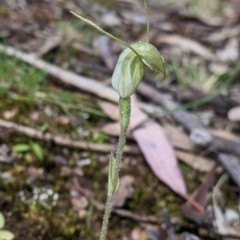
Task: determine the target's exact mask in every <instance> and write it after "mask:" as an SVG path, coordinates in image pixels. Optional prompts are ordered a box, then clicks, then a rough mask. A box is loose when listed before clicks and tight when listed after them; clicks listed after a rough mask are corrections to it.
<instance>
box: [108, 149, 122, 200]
mask: <svg viewBox="0 0 240 240" xmlns="http://www.w3.org/2000/svg"><path fill="white" fill-rule="evenodd" d="M116 164H117V162H116V158H115V157H114V156H113V153H111V154H110V159H109V171H108V195H109V196H113V194H114V193H115V192H116V191H117V189H118V186H119V178H118V176H115V174H114V173H115V172H114V169H115V168H116Z"/></svg>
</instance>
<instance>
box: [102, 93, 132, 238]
mask: <svg viewBox="0 0 240 240" xmlns="http://www.w3.org/2000/svg"><path fill="white" fill-rule="evenodd" d="M119 114H120V129H121V131H120V136H119V141H118V147H117V155H116V158H115V161H116V162H115V164H114V169H113V172H114V174H113V176H114V179H112V181H113V182H118V181H119V171H120V169H121V163H122V154H123V149H124V145H125V143H126V135H127V130H128V125H129V122H130V116H131V99H130V97H129V98H120V99H119ZM108 181H109V179H108ZM113 197H114V194H111V193H110V192H108V196H107V203H106V207H105V212H104V216H103V223H102V229H101V234H100V240H105V238H106V234H107V228H108V221H109V218H110V214H111V210H112V205H113Z"/></svg>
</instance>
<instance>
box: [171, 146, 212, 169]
mask: <svg viewBox="0 0 240 240" xmlns="http://www.w3.org/2000/svg"><path fill="white" fill-rule="evenodd" d="M175 153H176V155H177V158H179V160H181V161H182V162H184V163H186V164H188V165H189V166H191V167H192V168H193V169H195V170H197V171H200V172H209V171H210V170H211V169H212V168H213V166H214V162H213V161H211V160H210V159H207V158H204V157H199V156H196V155H194V154H191V153H187V152H183V151H179V150H175Z"/></svg>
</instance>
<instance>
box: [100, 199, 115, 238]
mask: <svg viewBox="0 0 240 240" xmlns="http://www.w3.org/2000/svg"><path fill="white" fill-rule="evenodd" d="M112 204H113V196H110V195H108V196H107V202H106V205H105V212H104V216H103V222H102V229H101V234H100V240H105V238H106V235H107V229H108V221H109V218H110V215H111V211H112Z"/></svg>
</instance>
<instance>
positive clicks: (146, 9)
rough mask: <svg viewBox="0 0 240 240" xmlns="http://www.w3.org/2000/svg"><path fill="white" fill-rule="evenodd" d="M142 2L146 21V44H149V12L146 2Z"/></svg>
mask: <svg viewBox="0 0 240 240" xmlns="http://www.w3.org/2000/svg"><path fill="white" fill-rule="evenodd" d="M143 2H144V8H145V14H146V21H147V42H149V25H150V20H149V11H148V5H147V0H143Z"/></svg>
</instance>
